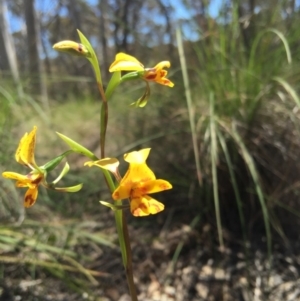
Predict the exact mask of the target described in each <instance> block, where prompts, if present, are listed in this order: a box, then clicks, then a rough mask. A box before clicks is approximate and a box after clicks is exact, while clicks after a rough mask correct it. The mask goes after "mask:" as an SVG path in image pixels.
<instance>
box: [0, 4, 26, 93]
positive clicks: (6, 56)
mask: <svg viewBox="0 0 300 301" xmlns="http://www.w3.org/2000/svg"><path fill="white" fill-rule="evenodd" d="M6 14H7V6H6V2H5V1H4V0H0V29H1V38H0V47H1V48H0V51H1V54H2V55H1V56H0V69H2V70H8V69H10V72H11V74H12V77H13V79H14V82H15V84H16V86H17V90H18V96H19V98H22V97H23V89H22V85H21V82H20V75H19V70H18V63H17V56H16V49H15V45H14V42H13V38H12V36H11V33H10V31H9V26H8V22H7V19H6Z"/></svg>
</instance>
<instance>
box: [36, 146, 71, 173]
mask: <svg viewBox="0 0 300 301" xmlns="http://www.w3.org/2000/svg"><path fill="white" fill-rule="evenodd" d="M70 153H73V151H72V150H68V151H66V152H64V153H63V154H61V155H60V156H58V157H56V158H54V159H52V160H51V161H49V162H47V163H46V164H45V165H43V166H41V167H40V168H42V169H43V170H46V171H47V172H50V171H52V170H53V169H54V168H55V167H56V166H57V165H58V164H59V163H60V162H61V161H62V160H63V159H64V158H65V157H66V156H67V155H68V154H70Z"/></svg>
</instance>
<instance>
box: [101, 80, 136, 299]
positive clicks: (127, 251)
mask: <svg viewBox="0 0 300 301" xmlns="http://www.w3.org/2000/svg"><path fill="white" fill-rule="evenodd" d="M97 86H98V90H99V93H100V95H101V98H102V106H101V112H100V114H101V116H100V150H101V159H102V158H104V157H105V137H106V128H107V122H108V104H107V98H106V95H105V93H104V90H103V87H102V84H101V81H99V80H97ZM104 176H105V180H106V183H107V186H108V188H109V189H110V191H111V192H113V191H114V189H115V185H114V184H113V181H112V178H111V175H110V173H108V172H105V173H104ZM116 205H117V206H121V205H122V201H116ZM115 221H116V227H117V233H118V237H119V243H120V249H121V254H122V261H123V265H124V268H125V274H126V279H127V284H128V288H129V292H130V296H131V300H132V301H138V299H137V293H136V288H135V284H134V280H133V269H132V255H131V246H130V239H129V233H128V227H127V222H126V219H125V216H124V211H123V210H116V211H115Z"/></svg>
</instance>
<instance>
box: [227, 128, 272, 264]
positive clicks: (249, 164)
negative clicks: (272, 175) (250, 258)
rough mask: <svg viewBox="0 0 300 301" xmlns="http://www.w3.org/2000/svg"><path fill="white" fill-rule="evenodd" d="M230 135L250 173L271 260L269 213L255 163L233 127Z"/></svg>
mask: <svg viewBox="0 0 300 301" xmlns="http://www.w3.org/2000/svg"><path fill="white" fill-rule="evenodd" d="M231 135H232V137H233V139H234V140H235V142H236V144H237V145H238V147H239V149H240V152H241V155H242V157H243V158H244V161H245V163H246V165H247V167H248V169H249V171H250V174H251V177H252V180H253V182H254V185H255V191H256V194H257V197H258V199H259V202H260V205H261V209H262V213H263V220H264V224H265V229H266V237H267V249H268V256H269V260H271V256H272V236H271V229H270V220H269V213H268V208H267V204H266V201H265V198H264V194H263V189H262V187H261V184H260V181H259V175H258V171H257V169H256V166H255V163H254V161H253V158H252V156H251V154H250V153H249V151H248V149H247V148H246V146H245V144H244V142H243V140H242V138H241V137H240V135H239V134H238V132H237V130H236V128H235V127H233V128H232V130H231Z"/></svg>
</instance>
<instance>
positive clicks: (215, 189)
mask: <svg viewBox="0 0 300 301" xmlns="http://www.w3.org/2000/svg"><path fill="white" fill-rule="evenodd" d="M209 98H210V137H211V145H210V146H211V150H210V154H211V171H212V181H213V193H214V204H215V214H216V220H217V229H218V237H219V244H220V248H221V250H223V248H224V241H223V234H222V223H221V214H220V200H219V189H218V174H217V161H218V147H217V128H216V122H215V113H214V96H213V94H212V93H210V95H209Z"/></svg>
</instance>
